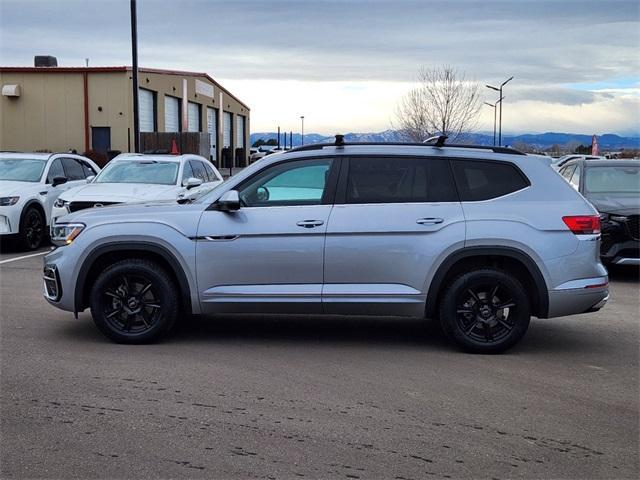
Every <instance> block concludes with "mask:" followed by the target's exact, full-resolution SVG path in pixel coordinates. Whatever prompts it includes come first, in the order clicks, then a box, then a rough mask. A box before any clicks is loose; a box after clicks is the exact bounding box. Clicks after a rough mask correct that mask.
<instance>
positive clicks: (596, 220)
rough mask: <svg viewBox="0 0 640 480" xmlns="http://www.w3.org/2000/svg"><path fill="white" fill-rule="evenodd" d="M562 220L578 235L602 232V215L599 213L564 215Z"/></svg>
mask: <svg viewBox="0 0 640 480" xmlns="http://www.w3.org/2000/svg"><path fill="white" fill-rule="evenodd" d="M562 221H563V222H564V223H565V224H566V225H567V227H569V230H571V231H572V232H573V233H575V234H576V235H588V234H591V233H600V217H599V216H598V215H572V216H569V217H562Z"/></svg>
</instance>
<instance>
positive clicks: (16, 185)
mask: <svg viewBox="0 0 640 480" xmlns="http://www.w3.org/2000/svg"><path fill="white" fill-rule="evenodd" d="M31 187H33V188H34V189H36V190H37V189H40V188H41V187H42V185H41V184H40V183H39V182H18V181H15V180H0V197H13V196H16V195H20V194H21V193H22V194H24V193H26V192H25V190H30V189H31Z"/></svg>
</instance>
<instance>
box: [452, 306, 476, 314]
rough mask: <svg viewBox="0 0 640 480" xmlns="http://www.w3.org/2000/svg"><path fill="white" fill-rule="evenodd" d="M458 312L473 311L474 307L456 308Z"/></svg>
mask: <svg viewBox="0 0 640 480" xmlns="http://www.w3.org/2000/svg"><path fill="white" fill-rule="evenodd" d="M456 313H473V309H472V308H466V307H465V308H459V309H458V310H456Z"/></svg>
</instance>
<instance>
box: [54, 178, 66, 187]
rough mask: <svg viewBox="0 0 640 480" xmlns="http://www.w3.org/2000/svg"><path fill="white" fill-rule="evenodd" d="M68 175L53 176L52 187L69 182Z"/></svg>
mask: <svg viewBox="0 0 640 480" xmlns="http://www.w3.org/2000/svg"><path fill="white" fill-rule="evenodd" d="M67 181H68V178H67V177H53V181H52V182H51V186H52V187H57V186H58V185H62V184H63V183H67Z"/></svg>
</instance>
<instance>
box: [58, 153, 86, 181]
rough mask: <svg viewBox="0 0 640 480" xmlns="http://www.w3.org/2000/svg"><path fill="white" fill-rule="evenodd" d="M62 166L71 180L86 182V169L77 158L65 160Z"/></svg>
mask: <svg viewBox="0 0 640 480" xmlns="http://www.w3.org/2000/svg"><path fill="white" fill-rule="evenodd" d="M62 165H63V166H64V171H65V172H66V174H67V178H68V179H69V180H84V179H85V178H86V177H85V176H84V168H82V164H81V163H80V162H79V161H78V160H76V159H75V158H63V159H62Z"/></svg>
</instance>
